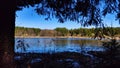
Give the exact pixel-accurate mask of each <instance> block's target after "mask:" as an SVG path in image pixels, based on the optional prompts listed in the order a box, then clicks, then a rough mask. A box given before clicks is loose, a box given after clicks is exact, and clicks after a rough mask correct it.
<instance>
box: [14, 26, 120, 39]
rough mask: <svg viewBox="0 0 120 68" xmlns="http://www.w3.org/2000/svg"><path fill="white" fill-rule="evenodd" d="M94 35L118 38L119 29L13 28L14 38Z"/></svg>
mask: <svg viewBox="0 0 120 68" xmlns="http://www.w3.org/2000/svg"><path fill="white" fill-rule="evenodd" d="M95 35H103V36H116V37H120V27H114V28H111V27H106V28H104V29H103V28H77V29H67V28H55V29H53V30H49V29H44V30H42V29H40V28H26V27H15V36H25V37H26V36H49V37H56V36H76V37H93V36H95Z"/></svg>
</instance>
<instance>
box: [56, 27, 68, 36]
mask: <svg viewBox="0 0 120 68" xmlns="http://www.w3.org/2000/svg"><path fill="white" fill-rule="evenodd" d="M55 30H56V31H57V32H60V34H61V36H67V34H68V29H67V28H56V29H55Z"/></svg>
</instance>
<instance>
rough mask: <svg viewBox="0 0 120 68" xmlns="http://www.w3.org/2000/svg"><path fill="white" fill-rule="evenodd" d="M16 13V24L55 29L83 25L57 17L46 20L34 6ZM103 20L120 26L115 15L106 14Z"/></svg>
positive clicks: (108, 24)
mask: <svg viewBox="0 0 120 68" xmlns="http://www.w3.org/2000/svg"><path fill="white" fill-rule="evenodd" d="M16 14H17V16H16V22H15V23H16V26H22V27H34V28H40V29H54V28H56V27H66V28H68V29H74V28H80V27H82V26H81V25H80V23H77V22H70V21H66V22H64V23H59V22H57V20H56V19H51V20H44V18H45V16H39V15H38V14H37V13H36V12H35V11H34V9H32V8H24V9H23V10H22V11H17V12H16ZM103 22H105V24H106V25H107V26H111V23H112V22H113V27H120V24H119V22H118V21H115V16H114V15H108V16H106V17H105V19H104V21H103ZM89 27H93V26H89ZM89 27H88V28H89Z"/></svg>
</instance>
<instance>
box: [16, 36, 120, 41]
mask: <svg viewBox="0 0 120 68" xmlns="http://www.w3.org/2000/svg"><path fill="white" fill-rule="evenodd" d="M15 38H81V39H94V38H93V37H80V36H15ZM96 39H98V40H99V38H95V40H96ZM111 39H112V38H110V37H108V38H103V39H101V40H111ZM114 39H116V40H120V37H114Z"/></svg>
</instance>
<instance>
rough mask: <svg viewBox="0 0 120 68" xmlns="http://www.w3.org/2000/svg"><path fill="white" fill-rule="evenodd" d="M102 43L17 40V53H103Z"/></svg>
mask: <svg viewBox="0 0 120 68" xmlns="http://www.w3.org/2000/svg"><path fill="white" fill-rule="evenodd" d="M103 50H104V48H103V47H102V46H101V41H99V40H95V39H85V38H15V52H19V53H55V52H65V51H68V52H79V53H80V52H88V51H103Z"/></svg>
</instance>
